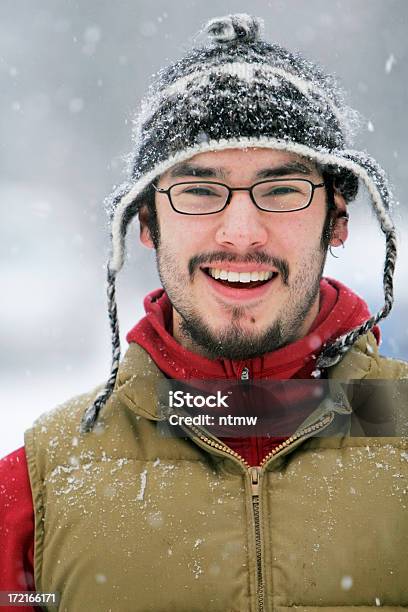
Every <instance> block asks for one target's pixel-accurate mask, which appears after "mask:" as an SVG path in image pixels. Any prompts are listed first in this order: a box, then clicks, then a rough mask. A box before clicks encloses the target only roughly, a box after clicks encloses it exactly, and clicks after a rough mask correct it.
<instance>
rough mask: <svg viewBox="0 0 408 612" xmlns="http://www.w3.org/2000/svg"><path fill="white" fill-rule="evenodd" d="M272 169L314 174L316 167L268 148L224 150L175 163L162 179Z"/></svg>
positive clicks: (248, 174) (249, 173) (248, 173)
mask: <svg viewBox="0 0 408 612" xmlns="http://www.w3.org/2000/svg"><path fill="white" fill-rule="evenodd" d="M274 168H281V169H283V171H284V169H285V168H287V171H288V172H287V173H288V174H293V173H300V174H314V173H316V172H318V168H317V167H316V164H315V162H314V161H313V160H311V159H309V158H306V157H303V156H301V155H296V154H295V153H290V152H287V151H279V150H276V149H268V148H247V149H226V150H224V151H208V152H205V153H199V154H198V155H194V156H193V157H190V158H189V159H188V160H184V161H183V162H180V163H178V164H175V165H174V166H172V168H170V169H169V170H168V171H167V172H166V173H165V174H164V175H163V176H164V177H167V176H168V177H178V176H184V175H185V176H187V175H192V174H195V173H196V172H195V171H197V174H202V173H201V172H200V170H202V169H204V170H208V175H209V176H211V175H213V176H219V177H223V178H230V177H236V176H238V177H240V178H243V177H244V176H245V177H248V178H251V177H255V176H257V175H258V174H259V172H260V171H267V170H268V169H271V170H272V169H274Z"/></svg>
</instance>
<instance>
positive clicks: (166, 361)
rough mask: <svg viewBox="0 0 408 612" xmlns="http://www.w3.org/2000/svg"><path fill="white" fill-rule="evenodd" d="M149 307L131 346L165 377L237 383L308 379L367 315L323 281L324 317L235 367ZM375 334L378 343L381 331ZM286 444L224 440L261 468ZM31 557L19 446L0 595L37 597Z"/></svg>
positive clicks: (9, 471) (5, 523)
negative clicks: (178, 333) (324, 353)
mask: <svg viewBox="0 0 408 612" xmlns="http://www.w3.org/2000/svg"><path fill="white" fill-rule="evenodd" d="M144 306H145V310H146V316H145V317H144V318H143V319H142V320H141V321H140V322H139V323H138V324H137V325H136V326H135V327H134V328H133V329H132V330H131V331H130V332H129V333H128V335H127V340H128V342H129V343H131V342H136V343H138V344H139V345H140V346H142V347H143V348H144V349H145V350H146V351H147V352H148V353H149V354H150V356H151V357H152V359H153V361H154V362H155V363H156V364H157V366H158V367H159V368H160V370H162V372H163V373H164V374H165V375H166V376H168V377H169V378H175V379H179V380H189V379H197V378H198V379H208V380H210V379H231V378H238V379H239V378H240V377H241V375H242V372H243V370H244V368H247V369H248V373H249V376H250V378H252V379H270V380H272V379H277V380H279V379H289V378H300V379H307V378H310V377H311V373H312V371H313V370H314V363H315V359H316V356H317V355H318V354H319V352H320V350H321V348H322V346H323V345H324V344H325V343H327V342H329V341H331V340H334V339H335V338H337V337H338V336H340V335H341V334H344V333H346V332H347V331H349V330H350V329H352V328H353V327H356V326H357V325H359V324H360V323H362V322H363V321H365V320H366V319H367V318H368V317H369V316H370V313H369V310H368V307H367V305H366V303H365V302H364V301H363V300H362V299H361V298H360V297H359V296H358V295H356V294H355V293H353V292H352V291H350V289H348V288H347V287H345V286H344V285H342V284H341V283H340V282H338V281H335V280H333V279H328V278H326V279H322V281H321V284H320V308H319V314H318V316H317V317H316V319H315V321H314V322H313V325H312V327H311V329H310V330H309V332H308V334H307V335H306V336H305V337H304V338H302V339H300V340H298V341H296V342H294V343H292V344H290V345H288V346H285V347H283V348H280V349H278V350H276V351H273V352H272V353H267V354H264V355H261V356H259V357H255V358H253V359H248V360H244V361H232V360H228V359H216V360H210V359H206V358H204V357H201V356H199V355H197V354H195V353H192V352H191V351H188V350H187V349H185V348H184V347H182V346H181V345H180V344H179V343H178V342H176V340H175V339H174V338H173V336H172V335H171V332H172V308H171V304H170V302H169V300H168V298H167V295H166V294H165V293H164V291H163V289H159V290H156V291H153V292H152V293H150V294H149V295H148V296H147V297H146V298H145V301H144ZM373 331H374V334H375V336H376V338H377V342H379V339H380V332H379V329H378V328H377V327H376V328H375V329H374V330H373ZM301 416H302V415H301ZM302 418H303V417H302ZM298 419H299V415H297V417H295V418H293V420H290V421H289V422H288V423H285V426H288V427H290V428H291V430H292V431H294V430H295V429H296V427H297V425H298V424H299V423H298V422H297V420H298ZM283 439H285V438H282V437H280V438H255V437H250V438H228V439H226V438H224V441H225V442H226V443H228V445H229V446H230V447H231V448H233V449H234V450H235V451H236V452H238V453H239V454H240V455H241V456H242V457H243V458H244V459H246V461H247V462H248V463H249V464H250V465H258V464H259V463H260V462H261V461H262V459H263V457H264V456H266V454H267V453H269V452H270V450H272V449H273V448H274V447H275V446H276V445H277V444H279V442H281V441H282V440H283ZM33 553H34V511H33V501H32V496H31V489H30V482H29V477H28V469H27V461H26V456H25V451H24V447H22V448H19V449H18V450H16V451H14V452H13V453H11V454H10V455H7V456H6V457H4V459H2V460H0V591H13V592H15V591H29V590H34V578H33V576H34V572H33ZM3 609H6V608H3ZM20 609H21V610H26V611H29V610H30V611H32V610H35V608H32V607H25V608H20Z"/></svg>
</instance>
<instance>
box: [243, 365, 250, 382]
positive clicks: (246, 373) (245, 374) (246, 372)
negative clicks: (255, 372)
mask: <svg viewBox="0 0 408 612" xmlns="http://www.w3.org/2000/svg"><path fill="white" fill-rule="evenodd" d="M241 380H249V368H247V367H246V366H245V368H243V369H242V372H241Z"/></svg>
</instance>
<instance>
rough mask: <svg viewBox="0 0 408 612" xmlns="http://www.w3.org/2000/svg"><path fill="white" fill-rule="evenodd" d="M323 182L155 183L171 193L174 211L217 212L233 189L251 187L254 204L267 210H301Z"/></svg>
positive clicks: (244, 189)
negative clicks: (249, 185) (234, 185)
mask: <svg viewBox="0 0 408 612" xmlns="http://www.w3.org/2000/svg"><path fill="white" fill-rule="evenodd" d="M324 185H325V184H324V183H318V184H315V183H312V182H311V181H309V180H307V179H299V178H295V179H274V180H271V181H260V182H259V183H255V184H254V185H252V187H228V185H224V184H223V183H215V182H213V181H189V182H185V183H176V184H175V185H172V186H171V187H169V188H168V189H161V188H159V187H157V186H156V185H154V184H153V187H154V189H155V190H156V191H157V192H159V193H165V194H166V195H167V196H168V198H169V201H170V204H171V207H172V208H173V210H174V211H175V212H178V213H180V214H182V215H214V214H215V213H219V212H221V211H222V210H224V208H226V207H227V206H228V204H229V203H230V202H231V198H232V193H233V192H234V191H249V194H250V197H251V200H252V202H253V203H254V204H255V206H256V207H257V208H259V209H260V210H263V211H265V212H274V213H286V212H294V211H297V210H302V209H304V208H307V207H308V206H309V205H310V203H311V201H312V199H313V195H314V192H315V189H318V188H319V187H324Z"/></svg>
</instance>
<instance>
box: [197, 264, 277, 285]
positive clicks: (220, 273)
mask: <svg viewBox="0 0 408 612" xmlns="http://www.w3.org/2000/svg"><path fill="white" fill-rule="evenodd" d="M208 271H209V274H210V276H212V277H213V278H216V279H218V278H219V279H220V280H227V281H229V282H230V283H250V282H251V281H258V280H259V281H266V280H269V279H270V278H272V276H273V272H270V271H266V270H263V271H256V272H231V271H228V270H221V269H220V268H209V270H208Z"/></svg>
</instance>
